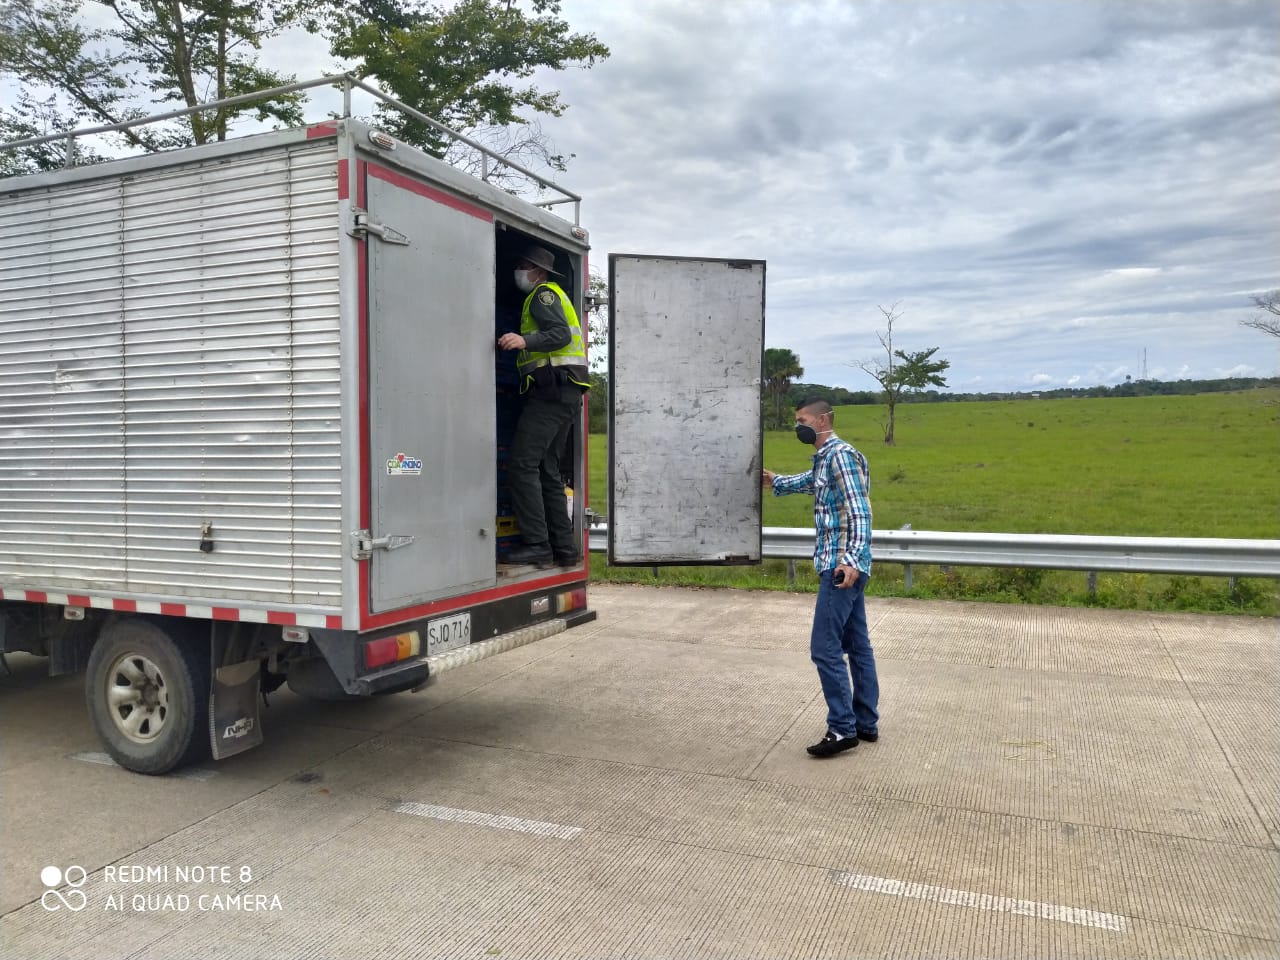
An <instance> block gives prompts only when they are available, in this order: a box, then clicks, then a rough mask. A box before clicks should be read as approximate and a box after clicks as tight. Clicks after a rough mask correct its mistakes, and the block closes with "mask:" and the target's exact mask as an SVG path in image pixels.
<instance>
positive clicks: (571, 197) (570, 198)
mask: <svg viewBox="0 0 1280 960" xmlns="http://www.w3.org/2000/svg"><path fill="white" fill-rule="evenodd" d="M324 86H335V87H341V89H342V114H341V116H340V117H339V119H343V120H345V119H348V118H349V117H350V116H351V93H352V91H353V90H363V91H364V92H365V93H368V94H370V95H372V96H373V97H374V98H376V99H377V100H380V101H382V102H383V103H385V104H387V105H388V106H391V107H394V108H395V109H397V110H399V111H400V112H402V113H404V114H406V115H407V116H409V117H412V118H413V119H414V120H417V121H419V122H420V123H425V124H426V125H427V126H429V127H431V128H432V129H433V130H437V131H439V132H440V133H443V134H445V135H446V136H448V137H450V138H451V139H453V140H456V141H457V142H459V143H464V144H466V145H467V146H469V147H471V148H472V149H473V150H476V151H478V152H479V154H480V179H481V180H484V181H486V182H487V181H488V179H489V177H490V176H491V175H492V173H493V172H494V171H495V170H496V169H497V168H498V167H508V168H510V169H512V170H515V171H516V172H517V173H520V174H523V175H524V176H526V177H528V178H529V179H530V180H532V181H533V182H534V183H536V184H537V185H538V186H539V187H541V188H543V189H546V190H553V191H555V192H556V193H557V194H559V197H558V198H552V199H550V200H541V201H538V202H537V203H536V206H539V207H554V206H556V205H558V204H562V203H572V204H573V222H574V224H575V225H577V224H578V217H579V210H580V204H581V203H582V197H581V196H579V195H578V194H576V193H573V192H572V191H570V190H566V189H565V188H564V187H562V186H560V185H559V184H558V183H556V182H555V181H554V180H549V179H547V178H546V177H544V176H542V175H541V174H537V173H534V172H533V171H532V170H530V169H528V168H527V167H523V166H521V165H520V164H518V163H516V162H515V161H514V160H509V159H507V158H506V157H503V156H502V155H501V154H499V153H497V152H495V151H494V150H492V149H490V148H489V147H486V146H485V145H484V144H482V143H480V142H479V141H476V140H473V139H471V138H470V137H468V136H467V135H466V134H463V133H459V132H458V131H457V130H454V129H453V128H452V127H447V126H445V125H444V124H443V123H440V122H439V121H438V120H433V119H431V117H428V116H427V115H426V114H425V113H422V112H421V111H420V110H415V109H414V108H413V107H411V106H409V105H408V104H405V103H401V102H400V101H399V100H396V99H395V98H394V97H389V96H387V95H386V94H385V93H383V92H382V91H381V90H379V89H378V88H377V87H374V86H370V85H369V84H367V83H365V82H364V81H363V80H361V79H359V78H358V77H356V76H355V75H354V74H350V73H340V74H334V75H331V76H325V77H321V78H320V79H318V80H306V81H303V82H301V83H291V84H288V85H287V86H283V87H271V88H270V89H267V90H257V91H254V92H253V93H245V94H241V95H240V96H237V97H227V98H226V99H223V100H213V101H210V102H209V103H198V104H196V105H195V106H194V107H185V108H183V109H181V110H170V111H168V112H167V113H157V114H152V115H151V116H146V117H139V118H137V119H135V120H125V121H123V122H122V123H111V124H106V125H104V126H99V127H83V128H81V129H79V130H68V131H66V132H65V133H51V134H48V135H46V136H43V137H28V138H27V139H25V140H14V141H12V142H10V143H0V150H16V149H17V148H19V147H34V146H38V145H39V144H42V143H52V142H54V141H55V140H63V141H65V142H66V145H67V147H66V160H65V162H64V166H67V167H70V166H74V165H75V156H76V149H75V144H76V139H77V138H78V137H87V136H92V135H95V134H100V133H114V132H115V131H118V130H128V129H129V128H131V127H139V126H144V125H146V124H149V123H160V122H162V121H165V120H174V119H176V118H178V117H185V116H189V115H190V114H193V113H201V112H203V111H205V110H216V109H218V108H220V107H232V106H236V105H238V104H242V103H250V102H253V101H256V100H267V99H271V98H272V97H278V96H282V95H283V94H286V93H296V92H298V91H299V90H311V89H313V88H315V87H324Z"/></svg>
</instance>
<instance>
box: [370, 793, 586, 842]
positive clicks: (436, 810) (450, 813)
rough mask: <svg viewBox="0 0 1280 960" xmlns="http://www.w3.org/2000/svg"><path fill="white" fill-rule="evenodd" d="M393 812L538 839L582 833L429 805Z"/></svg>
mask: <svg viewBox="0 0 1280 960" xmlns="http://www.w3.org/2000/svg"><path fill="white" fill-rule="evenodd" d="M395 812H396V813H407V814H411V815H412V816H415V817H430V818H431V819H432V820H451V821H453V822H454V823H474V824H477V825H478V826H481V827H496V828H497V829H499V830H515V831H516V832H518V833H535V834H537V835H538V836H540V837H559V838H560V839H561V840H572V839H573V838H574V837H576V836H577V835H578V834H580V833H581V832H582V828H581V827H566V826H564V825H563V824H559V823H543V822H542V821H541V820H522V819H521V818H520V817H503V816H499V815H498V814H496V813H481V812H480V811H479V810H458V809H455V808H454V807H437V806H435V805H434V804H431V803H413V802H406V803H401V804H399V805H398V806H397V807H396V808H395Z"/></svg>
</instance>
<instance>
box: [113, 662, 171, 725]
mask: <svg viewBox="0 0 1280 960" xmlns="http://www.w3.org/2000/svg"><path fill="white" fill-rule="evenodd" d="M106 694H107V697H106V699H107V705H108V710H107V712H108V714H109V715H110V716H111V720H112V722H113V723H115V725H116V729H117V730H119V731H120V733H121V734H123V735H124V736H125V737H127V738H128V739H130V740H132V741H133V742H134V743H151V742H152V741H154V740H155V739H156V737H158V736H160V734H161V733H162V732H163V731H164V728H165V724H166V722H167V721H168V719H169V688H168V686H167V685H166V684H165V682H164V674H162V673H161V672H160V668H159V667H157V666H156V665H155V663H154V662H153V661H152V660H150V659H148V658H147V657H144V656H142V654H139V653H126V654H123V655H122V656H119V657H117V658H116V659H115V662H113V663H112V664H111V669H110V670H109V671H107V690H106Z"/></svg>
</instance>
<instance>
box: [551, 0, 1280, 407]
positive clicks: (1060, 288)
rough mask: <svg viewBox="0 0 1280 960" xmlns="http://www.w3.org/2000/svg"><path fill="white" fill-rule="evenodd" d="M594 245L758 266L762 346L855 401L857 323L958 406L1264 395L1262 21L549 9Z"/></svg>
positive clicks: (1273, 231)
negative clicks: (888, 335)
mask: <svg viewBox="0 0 1280 960" xmlns="http://www.w3.org/2000/svg"><path fill="white" fill-rule="evenodd" d="M563 11H564V15H565V18H566V19H567V20H568V21H569V22H570V23H571V24H572V25H573V26H574V27H575V28H577V29H579V30H584V31H590V32H593V33H595V34H596V35H597V36H598V37H599V38H600V39H601V40H603V41H604V42H605V43H607V44H608V45H609V46H610V47H611V48H612V51H613V55H612V57H611V58H610V59H609V60H607V61H605V62H604V63H602V64H599V65H597V66H596V67H594V68H593V69H591V70H588V71H582V70H574V71H571V72H568V73H564V74H559V75H556V76H555V77H554V78H549V79H548V81H547V82H550V83H554V84H555V85H556V86H557V87H558V88H559V89H560V90H561V91H562V93H563V95H564V99H565V100H566V101H567V102H568V103H569V104H570V105H571V106H570V109H569V110H568V112H567V113H566V114H565V116H564V117H563V118H560V119H557V120H554V121H550V122H546V123H545V124H544V127H545V129H546V130H547V131H548V132H549V133H550V134H551V136H552V137H553V138H554V140H555V141H556V143H557V145H558V146H559V147H560V148H561V149H562V150H565V151H570V152H572V153H574V154H576V157H575V158H574V160H573V161H572V164H571V166H570V169H569V173H568V174H567V175H565V176H564V177H563V178H562V179H563V180H564V182H565V183H566V185H568V186H570V187H571V188H572V189H574V190H576V191H577V192H579V193H581V194H583V196H584V197H585V198H586V199H585V202H584V205H583V220H584V223H585V224H586V225H587V226H588V227H589V228H590V229H591V231H592V237H593V241H592V242H593V245H594V248H595V249H596V251H598V253H597V258H598V259H602V258H601V257H600V256H599V253H601V252H608V251H619V252H636V253H648V252H652V253H673V254H686V255H707V256H731V257H755V258H762V259H765V260H767V261H768V292H767V301H768V305H767V316H766V330H767V343H768V345H769V346H773V347H787V348H790V349H792V350H794V351H795V352H796V353H797V354H798V355H799V356H800V360H801V363H802V364H803V366H804V368H805V379H806V380H809V381H811V382H821V383H828V384H842V385H844V386H848V387H850V388H855V389H856V388H861V389H867V388H870V387H872V386H874V384H873V383H872V381H871V380H870V379H869V378H868V377H867V376H866V374H863V373H861V372H860V371H858V370H857V369H855V368H854V367H852V366H850V364H851V363H854V362H856V361H859V360H865V359H869V358H872V357H875V356H876V355H877V353H878V352H879V351H880V347H879V344H878V342H877V339H876V331H877V329H880V328H882V326H883V318H882V317H881V315H880V313H879V310H878V309H877V307H878V306H880V305H882V306H885V307H888V306H890V305H891V304H894V303H897V304H898V305H899V307H898V309H899V310H900V312H901V318H900V319H899V320H898V321H897V323H896V324H895V345H901V346H902V347H904V348H906V349H908V350H918V349H923V348H926V347H935V346H936V347H938V348H939V355H940V356H942V357H945V358H946V359H948V360H950V361H951V369H950V370H949V371H948V375H949V383H950V385H951V387H952V388H953V389H958V390H1025V389H1033V388H1036V387H1039V386H1063V385H1080V386H1088V385H1093V384H1098V383H1104V384H1110V383H1115V382H1118V381H1123V380H1124V378H1125V376H1126V375H1131V376H1133V377H1135V378H1137V377H1139V376H1141V375H1142V372H1143V352H1144V350H1145V352H1146V370H1147V373H1148V375H1149V376H1151V377H1156V378H1160V379H1177V378H1182V377H1219V376H1231V375H1252V374H1260V375H1276V374H1277V373H1280V362H1278V361H1280V342H1277V341H1276V340H1275V339H1274V338H1269V337H1266V336H1265V335H1263V334H1261V333H1258V332H1256V331H1252V330H1249V329H1246V328H1244V327H1241V326H1240V324H1239V321H1240V320H1241V319H1243V318H1246V317H1248V316H1250V315H1251V314H1252V313H1253V312H1254V311H1252V310H1251V309H1250V308H1249V299H1248V298H1249V294H1250V293H1253V292H1258V291H1261V290H1264V289H1270V288H1274V287H1280V4H1278V3H1276V2H1275V0H1268V2H1263V3H1231V2H1224V0H1192V2H1184V3H1178V2H1159V3H1139V2H1133V0H1124V2H1120V0H1115V2H1107V3H1104V2H1090V0H1057V2H1055V0H1029V2H974V0H970V2H963V3H962V2H958V0H931V2H903V0H893V2H878V3H877V2H867V0H850V2H828V3H822V4H817V3H812V4H811V3H799V2H763V0H761V2H742V0H738V2H733V3H728V2H726V3H713V2H690V0H681V2H669V0H654V2H645V3H639V2H632V3H622V2H613V3H607V4H606V3H599V2H592V0H566V2H565V4H564V7H563Z"/></svg>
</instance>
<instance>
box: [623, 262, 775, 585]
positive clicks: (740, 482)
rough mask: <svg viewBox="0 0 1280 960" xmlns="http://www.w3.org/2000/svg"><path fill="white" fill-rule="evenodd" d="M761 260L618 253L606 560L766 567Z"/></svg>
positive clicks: (762, 267)
mask: <svg viewBox="0 0 1280 960" xmlns="http://www.w3.org/2000/svg"><path fill="white" fill-rule="evenodd" d="M764 270H765V264H764V261H763V260H701V259H693V258H685V257H653V256H635V255H631V254H610V256H609V290H610V296H609V320H610V322H609V331H610V332H609V393H610V396H611V398H612V406H611V410H610V418H609V503H608V512H609V562H610V563H611V564H615V565H618V566H627V565H655V564H690V565H692V564H744V563H758V562H759V561H760V552H761V545H760V505H761V497H762V493H761V487H760V470H761V465H762V444H763V432H762V427H761V419H760V413H761V410H760V403H761V392H760V391H761V374H762V370H763V364H764Z"/></svg>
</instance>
